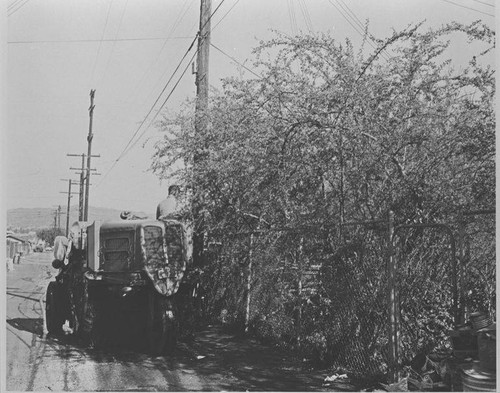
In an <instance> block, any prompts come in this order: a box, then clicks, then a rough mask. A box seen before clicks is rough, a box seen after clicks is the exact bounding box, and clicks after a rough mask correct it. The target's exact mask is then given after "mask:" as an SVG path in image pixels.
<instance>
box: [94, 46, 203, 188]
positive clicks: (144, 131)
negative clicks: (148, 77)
mask: <svg viewBox="0 0 500 393" xmlns="http://www.w3.org/2000/svg"><path fill="white" fill-rule="evenodd" d="M197 53H198V50H196V51H195V53H194V54H193V56H192V57H191V59H190V60H189V62H188V64H187V66H186V67H185V68H184V70H183V71H182V74H181V76H180V77H179V79H178V80H177V82H176V83H175V85H174V87H173V88H172V90H171V91H170V93H169V94H168V96H167V98H166V99H165V101H164V102H163V104H162V105H161V106H160V108H159V109H158V110H157V112H156V114H155V116H154V117H153V119H151V121H150V122H149V124H148V126H147V127H146V128H145V129H144V130H143V131H142V133H141V135H139V137H138V138H137V139H136V140H135V142H134V143H132V144H130V143H131V142H132V140H133V139H134V137H135V136H136V135H137V133H138V132H139V130H140V129H141V127H142V125H143V124H144V123H145V122H146V119H147V117H148V116H149V114H150V113H151V111H152V109H153V108H154V106H155V105H156V103H155V104H153V106H152V107H151V110H150V111H149V113H148V114H147V115H146V117H145V118H144V120H143V121H142V122H141V124H140V125H139V127H137V130H136V131H135V133H134V135H133V136H132V138H131V139H130V140H129V143H128V144H127V146H126V147H125V148H124V149H123V151H122V153H121V154H120V156H119V157H118V158H117V159H116V160H115V161H114V162H113V165H112V166H111V168H109V170H108V171H107V172H106V173H105V174H104V176H103V177H102V180H101V182H102V181H103V180H104V179H105V178H106V176H107V175H108V174H109V173H110V172H111V171H112V170H113V168H114V167H115V166H116V164H117V163H118V161H120V160H121V159H122V158H123V157H125V155H127V154H128V152H129V151H130V150H132V148H133V147H134V146H135V145H136V144H137V142H139V140H140V139H141V138H142V136H143V135H144V134H145V133H146V131H147V130H148V129H149V127H150V126H151V124H152V123H153V122H154V121H155V119H156V117H157V116H158V114H159V113H160V111H161V110H162V109H163V107H164V106H165V104H166V103H167V101H168V100H169V99H170V97H171V96H172V94H173V92H174V91H175V89H176V88H177V85H178V84H179V82H180V81H181V79H182V77H183V76H184V74H185V73H186V71H187V69H188V68H189V65H190V64H191V62H192V61H193V59H194V57H195V56H196V54H197ZM173 75H174V74H172V76H173ZM167 85H168V83H167ZM165 87H166V86H165ZM162 93H163V92H162ZM159 97H161V94H160V96H159ZM159 97H158V98H159ZM129 145H130V146H129ZM127 147H128V149H127ZM101 182H99V184H98V185H97V186H96V187H98V186H99V185H100V184H101Z"/></svg>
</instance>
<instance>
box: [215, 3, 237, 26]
mask: <svg viewBox="0 0 500 393" xmlns="http://www.w3.org/2000/svg"><path fill="white" fill-rule="evenodd" d="M239 2H240V0H236V3H234V4H233V6H232V7H231V8H229V10H228V11H227V12H226V13H225V14H224V16H222V18H220V20H219V21H218V22H217V23H216V25H215V26H214V27H212V31H214V30H215V28H216V27H217V26H219V24H220V23H221V22H222V21H223V20H224V18H225V17H226V16H227V14H229V13H230V12H231V11H232V10H233V8H234V7H236V5H237V4H238V3H239Z"/></svg>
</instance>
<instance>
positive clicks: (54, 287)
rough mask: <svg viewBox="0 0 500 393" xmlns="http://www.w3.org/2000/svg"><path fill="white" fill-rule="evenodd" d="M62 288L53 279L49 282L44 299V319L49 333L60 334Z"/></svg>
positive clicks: (62, 319)
mask: <svg viewBox="0 0 500 393" xmlns="http://www.w3.org/2000/svg"><path fill="white" fill-rule="evenodd" d="M61 296H62V288H61V287H60V284H58V283H57V282H55V281H52V282H50V283H49V286H48V288H47V296H46V299H45V320H46V322H47V330H48V332H49V334H61V333H62V326H63V324H64V311H63V307H62V305H63V301H62V299H61Z"/></svg>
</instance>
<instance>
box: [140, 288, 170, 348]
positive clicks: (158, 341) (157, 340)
mask: <svg viewBox="0 0 500 393" xmlns="http://www.w3.org/2000/svg"><path fill="white" fill-rule="evenodd" d="M147 335H148V344H149V345H148V346H149V352H150V353H151V354H152V355H155V356H157V355H165V354H167V353H171V352H172V351H173V350H174V348H175V345H176V343H177V320H176V316H175V313H174V304H173V302H172V299H170V298H168V297H164V296H162V295H160V294H158V293H157V292H156V291H155V290H154V289H152V290H150V291H149V294H148V332H147Z"/></svg>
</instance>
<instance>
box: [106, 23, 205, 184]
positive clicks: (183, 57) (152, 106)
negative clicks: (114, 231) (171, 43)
mask: <svg viewBox="0 0 500 393" xmlns="http://www.w3.org/2000/svg"><path fill="white" fill-rule="evenodd" d="M197 38H198V33H197V34H196V36H195V37H194V39H193V41H192V42H191V45H189V48H188V49H187V51H186V53H184V56H182V58H181V60H180V61H179V64H177V67H176V68H175V70H174V72H172V75H170V78H169V79H168V81H167V83H166V84H165V86H164V87H163V90H162V91H161V93H160V94H159V95H158V97H157V98H156V101H155V102H154V104H153V105H151V108H150V109H149V111H148V113H147V114H146V116H145V117H144V120H143V121H142V122H141V124H140V125H139V127H137V130H136V131H135V132H134V134H133V135H132V137H131V138H130V139H129V141H128V143H127V145H126V146H125V147H124V149H123V151H122V152H121V154H120V156H119V157H118V158H117V159H116V160H115V162H117V161H119V160H120V159H121V158H122V157H123V154H124V152H125V150H127V148H128V147H129V146H130V144H131V143H132V140H133V139H134V138H135V136H136V135H137V134H138V132H139V130H140V129H141V127H142V126H143V124H144V123H145V122H146V120H147V118H148V116H149V115H150V114H151V112H152V111H153V109H154V107H155V106H156V104H157V103H158V101H159V100H160V98H161V96H162V94H163V93H164V92H165V90H166V89H167V87H168V85H169V83H170V82H171V81H172V79H173V78H174V75H175V73H176V72H177V70H178V69H179V68H180V66H181V64H182V62H183V61H184V59H185V58H186V56H187V55H188V53H189V52H190V51H191V49H192V48H193V45H194V44H195V42H196V39H197ZM103 179H104V178H103Z"/></svg>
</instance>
